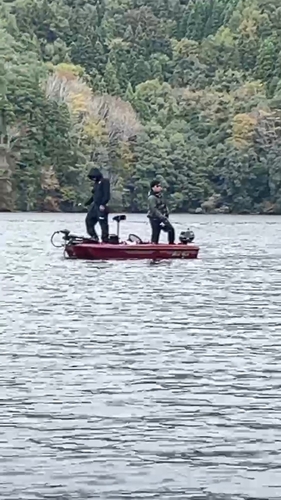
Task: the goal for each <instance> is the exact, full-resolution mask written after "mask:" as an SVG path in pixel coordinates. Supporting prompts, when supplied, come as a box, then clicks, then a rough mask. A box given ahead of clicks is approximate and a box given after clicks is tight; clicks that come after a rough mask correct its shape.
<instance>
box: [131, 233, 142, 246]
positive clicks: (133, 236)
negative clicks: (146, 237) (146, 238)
mask: <svg viewBox="0 0 281 500" xmlns="http://www.w3.org/2000/svg"><path fill="white" fill-rule="evenodd" d="M128 240H129V241H130V242H131V243H137V244H139V245H140V244H142V240H141V239H140V237H139V236H137V235H136V234H133V233H131V234H129V236H128Z"/></svg>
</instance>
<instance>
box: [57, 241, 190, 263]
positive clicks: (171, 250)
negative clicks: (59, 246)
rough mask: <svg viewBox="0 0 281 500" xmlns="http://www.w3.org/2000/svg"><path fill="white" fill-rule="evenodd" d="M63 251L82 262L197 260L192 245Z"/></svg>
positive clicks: (83, 247)
mask: <svg viewBox="0 0 281 500" xmlns="http://www.w3.org/2000/svg"><path fill="white" fill-rule="evenodd" d="M65 251H66V253H67V255H68V257H69V258H71V259H83V260H146V259H148V260H172V259H197V256H198V252H199V247H198V246H196V245H193V244H187V245H182V244H175V245H168V244H161V243H160V244H158V245H156V244H150V243H148V244H136V245H128V244H122V243H121V244H119V245H112V244H107V243H100V244H95V243H86V242H85V243H84V242H83V243H77V244H68V245H66V247H65Z"/></svg>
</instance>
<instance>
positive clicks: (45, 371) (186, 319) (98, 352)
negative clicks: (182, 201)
mask: <svg viewBox="0 0 281 500" xmlns="http://www.w3.org/2000/svg"><path fill="white" fill-rule="evenodd" d="M173 220H174V221H175V222H176V230H177V233H178V232H179V231H180V230H182V229H185V228H186V227H187V226H190V227H192V228H193V229H194V231H195V234H196V240H195V241H196V242H197V243H198V244H199V245H200V247H201V251H200V259H198V261H190V262H189V261H185V262H183V261H180V262H172V263H161V264H160V265H158V266H151V265H149V264H148V263H146V262H121V263H118V262H117V263H100V264H99V263H93V262H78V261H77V262H75V261H67V260H63V259H62V252H61V250H59V249H55V248H53V247H52V246H51V244H50V235H51V233H52V232H53V231H54V230H56V229H63V228H65V227H69V228H70V229H71V230H72V231H75V232H80V233H81V232H82V233H84V224H83V216H82V217H81V216H80V215H70V214H67V215H65V214H60V215H52V214H12V215H11V214H0V233H1V239H0V262H1V266H0V333H1V334H0V362H1V371H0V486H1V488H0V498H1V499H3V500H10V499H13V500H33V499H34V500H35V499H47V500H49V499H55V500H72V499H79V500H82V499H96V498H97V499H111V500H119V499H133V500H139V499H163V500H167V499H169V500H176V499H194V500H199V499H200V500H201V499H202V500H207V499H208V500H224V499H227V500H238V499H239V500H242V499H248V500H249V499H252V500H254V499H255V500H260V499H267V500H269V499H280V498H281V273H280V270H281V245H280V242H281V218H280V217H254V216H249V217H246V216H245V217H242V216H210V217H209V216H191V215H189V216H174V217H173ZM122 232H123V233H124V234H127V233H128V232H134V233H137V234H140V235H141V236H144V235H145V236H148V235H149V228H148V225H147V224H146V218H145V216H136V215H130V216H129V217H128V221H127V222H126V223H125V224H124V225H123V230H122Z"/></svg>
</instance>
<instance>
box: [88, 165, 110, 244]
mask: <svg viewBox="0 0 281 500" xmlns="http://www.w3.org/2000/svg"><path fill="white" fill-rule="evenodd" d="M88 178H89V179H91V181H94V187H93V189H92V196H91V198H90V199H89V200H88V201H87V202H86V203H85V205H91V206H90V208H89V211H88V214H87V216H86V221H85V222H86V229H87V233H88V234H89V235H90V236H91V237H92V238H93V239H94V240H96V241H99V238H98V235H97V233H96V230H95V225H96V224H97V222H99V224H100V227H101V239H102V241H103V242H104V243H106V242H107V241H108V233H109V227H108V207H107V204H108V202H109V200H110V183H109V179H105V178H104V177H103V175H102V173H101V171H100V170H99V169H98V168H92V169H91V170H90V172H89V175H88Z"/></svg>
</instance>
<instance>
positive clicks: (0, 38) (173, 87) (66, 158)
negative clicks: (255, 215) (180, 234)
mask: <svg viewBox="0 0 281 500" xmlns="http://www.w3.org/2000/svg"><path fill="white" fill-rule="evenodd" d="M280 35H281V7H280V2H279V1H278V0H269V1H267V0H246V1H245V0H212V1H211V2H206V1H204V0H197V1H196V2H188V1H184V0H173V1H172V2H167V1H166V0H154V1H152V0H139V1H136V0H119V1H118V2H116V1H115V0H108V1H107V2H105V1H104V0H99V1H98V2H97V1H96V0H79V2H77V1H76V2H74V1H72V0H59V1H54V0H53V1H47V0H9V1H4V0H0V127H1V128H0V209H1V210H4V209H7V210H12V209H14V208H17V209H20V210H77V209H78V205H79V203H82V204H83V202H84V200H85V199H86V198H87V197H88V183H87V177H86V174H87V172H88V169H89V167H90V166H91V165H98V166H100V167H101V168H102V169H103V171H104V173H105V174H106V175H108V176H110V179H111V182H112V187H113V198H112V207H113V208H119V209H121V208H122V209H126V210H131V211H143V210H145V209H146V200H147V191H148V187H149V183H150V180H151V179H152V178H154V177H155V176H159V178H161V179H162V180H163V182H164V184H166V195H167V198H168V202H169V204H170V206H171V208H172V209H174V210H177V211H192V212H201V211H203V212H212V211H214V210H215V211H222V212H223V211H224V212H231V211H232V212H259V213H261V212H262V213H263V212H264V213H281V191H280V190H281V169H280V166H279V163H280V162H279V157H280V152H281V138H280V120H281V114H280V107H281V36H280Z"/></svg>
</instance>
